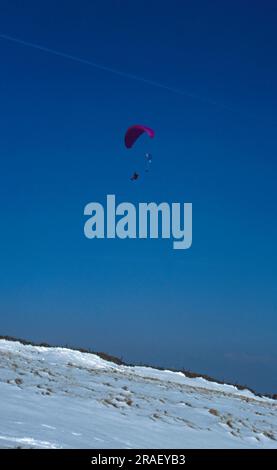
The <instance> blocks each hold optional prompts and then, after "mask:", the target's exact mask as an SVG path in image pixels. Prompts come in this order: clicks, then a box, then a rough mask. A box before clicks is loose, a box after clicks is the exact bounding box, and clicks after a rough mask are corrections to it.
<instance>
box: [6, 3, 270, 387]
mask: <svg viewBox="0 0 277 470" xmlns="http://www.w3.org/2000/svg"><path fill="white" fill-rule="evenodd" d="M276 21H277V5H276V4H275V3H274V2H270V1H269V2H265V3H263V4H261V2H258V1H251V2H250V1H244V2H231V1H227V2H219V1H218V2H217V1H214V2H208V1H202V2H200V1H199V2H198V1H195V2H189V1H182V0H179V1H177V0H173V1H170V2H167V1H159V2H158V1H157V0H155V1H151V0H147V1H140V2H139V3H137V2H130V1H127V0H126V1H119V0H117V1H116V0H113V1H112V0H109V1H105V0H101V1H98V0H97V1H96V0H93V1H88V0H87V1H78V2H77V1H68V0H67V1H59V2H56V1H55V2H54V1H52V0H48V1H47V2H37V1H25V2H17V1H14V0H2V1H1V5H0V34H1V33H2V34H8V35H11V36H14V37H18V38H20V39H22V40H24V41H28V42H31V43H35V44H39V45H42V46H44V47H47V48H50V49H54V50H57V51H61V52H62V53H65V54H69V55H73V56H76V57H78V58H81V59H85V60H88V61H90V62H95V63H97V64H100V65H101V64H102V65H103V66H105V67H109V68H112V69H116V70H119V71H121V72H122V73H123V75H116V74H113V73H109V72H106V71H104V70H100V69H96V68H94V67H91V66H89V65H86V64H85V63H84V64H83V63H78V62H76V61H74V60H70V59H69V58H66V57H61V56H59V55H53V54H51V53H47V52H44V51H42V50H38V49H34V48H30V47H27V46H24V45H20V44H17V43H12V42H9V41H7V40H4V39H0V58H1V73H0V113H1V125H0V158H1V170H0V192H1V198H0V204H1V235H0V240H1V245H0V250H1V253H0V254H1V258H0V259H1V265H0V266H1V268H0V309H1V310H0V311H1V323H0V334H10V335H15V336H21V337H25V338H29V339H33V340H35V341H42V340H43V341H47V342H50V343H59V344H65V343H67V344H70V345H79V346H84V347H90V348H92V349H95V350H103V351H106V352H109V353H112V354H116V355H119V356H123V358H124V359H125V360H126V361H137V362H146V363H152V364H156V365H165V366H171V367H185V368H187V369H191V370H194V371H197V372H204V373H209V374H211V375H213V376H215V377H218V378H220V379H226V380H229V381H238V382H243V383H246V384H248V385H250V386H253V387H256V388H257V389H258V390H260V391H268V392H275V393H276V392H277V376H276V367H277V344H276V343H277V342H276V330H277V318H276V313H277V310H276V307H277V292H276V282H277V248H276V239H277V220H276V195H277V189H276V172H277V139H276V126H277V115H276V108H277V92H276V83H277V65H276V47H277V33H276ZM125 73H126V74H132V75H135V76H139V77H142V78H143V79H145V80H150V81H154V82H159V83H162V84H164V85H165V86H167V87H169V88H173V89H178V90H183V91H184V95H181V94H178V93H174V92H171V91H169V90H166V89H163V88H159V87H157V86H153V85H151V84H149V83H146V82H143V81H137V80H132V79H129V78H127V77H125V76H124V74H125ZM190 94H191V95H196V96H195V97H194V96H189V95H190ZM134 123H143V124H146V125H149V126H151V127H153V128H154V129H155V131H156V137H155V139H154V140H153V141H151V142H150V141H148V140H147V139H146V138H145V139H141V142H139V143H138V146H137V147H136V149H134V152H132V151H127V150H126V149H125V148H124V145H123V137H124V131H125V129H126V128H127V127H128V126H129V125H131V124H134ZM144 151H151V153H152V154H153V164H152V170H151V172H150V173H149V174H148V175H145V176H143V177H142V178H141V180H140V181H138V182H136V183H132V182H131V181H130V180H129V177H130V174H131V172H132V171H133V170H134V169H135V168H134V164H135V163H134V162H135V161H136V162H137V161H139V158H140V155H143V152H144ZM107 194H115V195H116V197H117V199H118V202H122V201H130V202H133V203H137V202H138V201H156V202H162V201H168V202H172V201H179V202H192V205H193V245H192V248H191V249H189V250H187V251H179V250H178V251H174V250H173V249H172V242H171V241H167V240H158V241H157V240H143V241H142V240H128V241H127V240H124V241H122V240H87V239H86V238H85V237H84V235H83V225H84V221H85V218H84V216H83V209H84V206H85V204H86V203H88V202H90V201H100V202H104V201H105V197H106V195H107Z"/></svg>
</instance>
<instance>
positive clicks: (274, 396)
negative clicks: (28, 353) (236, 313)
mask: <svg viewBox="0 0 277 470" xmlns="http://www.w3.org/2000/svg"><path fill="white" fill-rule="evenodd" d="M1 339H5V340H7V341H14V342H15V341H17V342H19V343H21V344H23V345H27V346H28V345H29V346H40V347H45V348H56V347H61V348H67V349H72V350H73V351H79V352H81V353H86V354H95V355H96V356H99V357H100V358H101V359H104V360H105V361H109V362H113V363H114V364H117V365H124V366H129V367H133V366H137V365H139V366H140V367H153V368H155V369H158V370H161V371H162V370H170V371H171V372H181V373H182V374H184V375H185V376H186V377H189V378H192V379H195V378H197V377H201V378H203V379H205V380H207V381H209V382H215V383H218V384H222V385H223V384H225V385H233V386H235V387H236V388H237V389H238V390H249V391H250V392H252V393H253V394H254V395H256V396H259V397H261V396H265V397H268V398H272V399H273V400H277V393H275V394H261V393H257V392H256V391H255V390H253V389H251V388H250V387H247V386H246V385H240V384H238V383H230V382H223V381H222V380H218V379H215V378H214V377H211V376H209V375H207V374H199V373H195V372H192V371H191V370H189V369H184V368H183V369H172V368H168V367H166V368H165V367H161V366H149V364H142V363H141V364H130V363H126V362H124V361H123V359H122V358H118V357H116V356H112V355H110V354H107V353H104V352H97V351H93V350H91V349H86V348H77V347H74V346H69V345H68V344H65V345H64V346H57V345H51V344H48V343H35V342H34V341H28V340H25V339H21V338H15V337H13V336H2V335H0V340H1Z"/></svg>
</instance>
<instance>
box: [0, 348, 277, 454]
mask: <svg viewBox="0 0 277 470" xmlns="http://www.w3.org/2000/svg"><path fill="white" fill-rule="evenodd" d="M7 447H8V448H16V447H20V448H46V449H55V448H57V449H59V448H96V449H100V448H101V449H105V448H114V449H116V448H118V449H120V448H123V449H127V448H144V449H147V448H277V402H276V401H274V400H271V399H269V398H265V397H257V396H255V395H253V394H252V393H251V392H250V391H247V390H244V391H241V390H238V389H237V388H236V387H234V386H231V385H220V384H217V383H213V382H208V381H206V380H205V379H203V378H188V377H186V376H184V375H183V374H182V373H178V372H171V371H160V370H156V369H153V368H148V367H127V366H119V365H116V364H114V363H111V362H107V361H105V360H103V359H101V358H100V357H98V356H97V355H94V354H87V353H81V352H78V351H73V350H70V349H65V348H45V347H37V346H29V345H23V344H21V343H19V342H12V341H6V340H0V448H7Z"/></svg>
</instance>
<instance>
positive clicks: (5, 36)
mask: <svg viewBox="0 0 277 470" xmlns="http://www.w3.org/2000/svg"><path fill="white" fill-rule="evenodd" d="M0 39H3V40H6V41H10V42H13V43H16V44H20V45H22V46H25V47H30V48H32V49H37V50H39V51H43V52H46V53H48V54H52V55H55V56H58V57H63V58H64V59H68V60H72V61H74V62H79V63H80V64H84V65H88V66H90V67H94V68H96V69H98V70H102V71H104V72H108V73H112V74H114V75H118V76H120V77H124V78H127V79H129V80H135V81H137V82H141V83H145V84H147V85H150V86H153V87H156V88H160V89H162V90H166V91H169V92H171V93H175V94H178V95H180V96H187V97H189V98H192V99H196V100H198V101H201V102H203V103H206V104H210V105H212V106H216V107H218V108H219V109H224V110H226V111H229V112H231V113H236V114H237V113H238V114H241V115H244V116H246V117H248V118H252V119H257V116H255V115H252V114H250V113H247V112H245V111H241V110H239V109H235V108H232V107H230V106H226V105H225V104H222V103H218V102H216V101H214V100H212V99H209V98H206V97H203V96H200V95H198V94H195V93H192V92H190V91H188V90H184V89H180V88H174V87H171V86H169V85H166V84H165V83H162V82H158V81H155V80H151V79H148V78H144V77H142V76H140V75H135V74H132V73H128V72H124V71H122V70H118V69H114V68H112V67H108V66H106V65H102V64H99V63H97V62H93V61H91V60H88V59H83V58H81V57H78V56H75V55H71V54H68V53H66V52H61V51H58V50H56V49H51V48H49V47H46V46H42V45H41V44H37V43H33V42H29V41H25V40H23V39H19V38H17V37H14V36H10V35H8V34H3V33H0Z"/></svg>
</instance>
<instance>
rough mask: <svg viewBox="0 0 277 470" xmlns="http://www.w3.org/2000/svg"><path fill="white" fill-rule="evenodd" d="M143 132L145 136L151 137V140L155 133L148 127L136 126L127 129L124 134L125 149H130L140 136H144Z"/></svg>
mask: <svg viewBox="0 0 277 470" xmlns="http://www.w3.org/2000/svg"><path fill="white" fill-rule="evenodd" d="M144 132H146V134H148V135H149V137H151V139H153V137H154V135H155V132H154V131H153V129H151V128H150V127H146V126H142V125H140V124H136V125H134V126H131V127H129V129H127V131H126V134H125V145H126V147H127V148H128V149H129V148H131V147H132V146H133V145H134V143H135V142H136V140H137V139H138V138H139V137H140V136H141V135H142V134H144Z"/></svg>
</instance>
